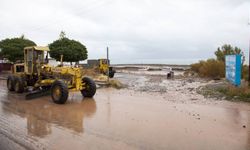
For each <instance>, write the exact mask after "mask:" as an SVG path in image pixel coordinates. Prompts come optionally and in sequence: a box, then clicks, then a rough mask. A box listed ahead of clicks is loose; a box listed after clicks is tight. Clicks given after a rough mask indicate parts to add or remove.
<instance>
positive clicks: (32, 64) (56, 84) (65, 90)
mask: <svg viewBox="0 0 250 150" xmlns="http://www.w3.org/2000/svg"><path fill="white" fill-rule="evenodd" d="M48 52H49V48H48V47H41V46H31V47H25V48H24V61H23V63H21V64H15V65H14V67H13V70H12V74H11V75H9V76H8V79H7V87H8V90H9V91H15V92H17V93H23V92H25V91H29V93H28V94H27V95H26V98H27V99H30V98H33V97H37V96H39V95H43V93H50V94H51V97H52V100H53V101H54V102H55V103H57V104H64V103H65V102H66V101H67V99H68V94H69V90H70V91H81V93H82V95H83V96H84V97H93V96H94V95H95V93H96V85H95V82H94V81H93V80H92V79H91V78H88V77H84V75H83V74H82V69H81V68H77V67H71V66H63V63H62V56H61V65H59V66H57V67H53V66H50V65H49V64H48Z"/></svg>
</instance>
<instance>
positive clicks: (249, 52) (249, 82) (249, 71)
mask: <svg viewBox="0 0 250 150" xmlns="http://www.w3.org/2000/svg"><path fill="white" fill-rule="evenodd" d="M248 17H249V18H248V26H250V12H249V16H248ZM249 38H250V37H249ZM248 86H250V39H249V49H248Z"/></svg>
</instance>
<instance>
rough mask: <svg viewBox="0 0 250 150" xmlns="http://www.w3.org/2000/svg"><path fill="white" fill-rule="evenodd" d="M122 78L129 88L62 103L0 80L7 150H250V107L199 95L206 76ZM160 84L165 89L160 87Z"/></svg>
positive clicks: (0, 120) (74, 95) (74, 97)
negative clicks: (27, 97)
mask: <svg viewBox="0 0 250 150" xmlns="http://www.w3.org/2000/svg"><path fill="white" fill-rule="evenodd" d="M116 78H117V79H119V80H121V82H123V83H127V84H128V87H127V88H125V89H121V90H116V89H113V88H101V89H98V91H97V94H96V95H95V97H94V99H83V98H82V96H81V94H80V93H71V94H70V96H69V101H68V102H67V103H66V104H65V105H57V104H54V103H53V102H52V101H51V100H50V97H41V98H38V99H35V100H31V101H26V100H24V96H23V95H20V94H15V93H11V92H8V91H7V89H6V86H5V81H3V80H2V81H0V113H1V116H0V127H1V128H0V135H2V136H0V137H1V138H2V139H3V140H1V142H0V145H5V147H7V148H5V149H21V148H23V149H173V150H182V149H205V150H206V149H208V150H210V149H215V150H216V149H218V150H223V149H225V150H248V149H250V105H249V104H247V103H233V102H226V101H218V100H217V101H215V100H213V99H206V98H204V97H203V96H201V95H199V94H196V93H195V88H196V87H198V85H199V84H203V83H202V81H191V80H190V81H188V80H167V79H165V78H160V79H159V78H157V77H155V76H154V77H150V76H133V75H129V74H117V76H116ZM133 84H134V86H133ZM150 87H154V88H150ZM159 87H162V88H163V89H164V90H160V91H154V89H159ZM190 88H191V89H190ZM192 88H193V90H192ZM143 89H146V90H143ZM13 143H14V144H13ZM13 145H14V146H13Z"/></svg>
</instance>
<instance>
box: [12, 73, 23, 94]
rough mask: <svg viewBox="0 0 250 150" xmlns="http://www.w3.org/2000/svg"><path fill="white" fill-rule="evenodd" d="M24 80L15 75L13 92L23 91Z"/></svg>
mask: <svg viewBox="0 0 250 150" xmlns="http://www.w3.org/2000/svg"><path fill="white" fill-rule="evenodd" d="M24 86H25V84H24V81H23V79H22V78H21V77H15V86H14V89H15V92H17V93H23V92H24Z"/></svg>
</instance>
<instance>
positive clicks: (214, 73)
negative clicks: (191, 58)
mask: <svg viewBox="0 0 250 150" xmlns="http://www.w3.org/2000/svg"><path fill="white" fill-rule="evenodd" d="M191 71H194V72H196V73H198V75H199V76H200V77H208V78H214V79H215V78H216V79H219V78H223V77H225V64H224V62H223V61H218V60H215V59H208V60H207V61H200V62H199V63H195V64H192V65H191Z"/></svg>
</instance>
